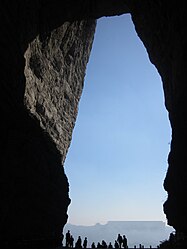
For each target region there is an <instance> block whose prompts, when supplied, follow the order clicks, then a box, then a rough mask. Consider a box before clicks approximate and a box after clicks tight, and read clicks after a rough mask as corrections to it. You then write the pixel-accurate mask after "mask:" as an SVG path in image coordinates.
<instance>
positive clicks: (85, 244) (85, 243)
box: [83, 237, 88, 248]
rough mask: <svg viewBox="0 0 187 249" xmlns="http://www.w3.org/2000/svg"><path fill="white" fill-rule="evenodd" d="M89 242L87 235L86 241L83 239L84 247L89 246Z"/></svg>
mask: <svg viewBox="0 0 187 249" xmlns="http://www.w3.org/2000/svg"><path fill="white" fill-rule="evenodd" d="M87 244H88V240H87V238H86V237H85V239H84V241H83V247H84V248H87Z"/></svg>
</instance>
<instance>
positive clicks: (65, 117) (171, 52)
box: [0, 0, 187, 245]
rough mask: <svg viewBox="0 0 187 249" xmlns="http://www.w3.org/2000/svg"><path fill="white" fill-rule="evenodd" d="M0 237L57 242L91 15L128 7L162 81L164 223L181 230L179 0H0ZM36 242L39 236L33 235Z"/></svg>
mask: <svg viewBox="0 0 187 249" xmlns="http://www.w3.org/2000/svg"><path fill="white" fill-rule="evenodd" d="M0 7H1V8H0V24H1V39H0V55H1V60H0V75H1V77H0V81H1V84H0V113H1V122H0V128H1V139H0V146H1V147H0V148H1V157H0V198H1V205H0V240H1V241H4V242H5V241H9V242H11V241H14V243H15V242H16V241H19V242H20V241H21V243H23V240H24V239H28V240H29V241H30V240H32V241H35V240H40V241H43V239H44V240H45V241H46V238H47V239H48V240H47V241H48V244H49V243H54V244H55V245H57V244H58V243H60V242H59V241H60V235H61V232H62V229H63V226H64V224H65V223H66V221H67V207H68V205H69V203H70V200H69V197H68V191H69V190H68V188H69V186H68V181H67V178H66V176H65V174H64V169H63V162H64V160H65V157H66V153H67V150H68V147H69V145H70V141H71V136H72V131H73V127H74V125H75V121H76V116H77V111H78V102H79V99H80V96H81V92H82V87H83V82H84V75H85V70H86V63H87V62H88V58H89V53H90V49H91V46H92V42H93V37H94V30H95V21H94V20H93V19H94V18H99V17H101V16H112V15H120V14H122V13H130V14H131V16H132V20H133V22H134V25H135V28H136V31H137V34H138V36H139V37H140V39H141V40H142V42H143V43H144V45H145V47H146V49H147V52H148V54H149V58H150V60H151V62H152V63H153V64H154V65H155V67H156V68H157V70H158V72H159V74H160V76H161V78H162V82H163V90H164V95H165V104H166V108H167V110H168V116H169V120H170V123H171V127H172V141H171V151H170V153H169V157H168V171H167V174H166V178H165V181H164V188H165V190H166V191H167V193H168V198H167V201H166V202H165V204H164V212H165V214H166V217H167V220H168V224H170V225H172V226H173V227H174V228H175V229H176V230H177V231H179V232H183V233H184V234H187V201H186V198H187V181H186V179H187V170H186V140H187V129H186V124H187V107H186V106H187V105H186V101H187V84H186V61H187V60H186V44H187V40H186V31H187V30H186V29H187V26H186V25H185V23H186V19H187V8H186V1H180V3H179V2H177V1H165V0H155V1H148V0H76V1H75V0H64V1H61V0H53V1H52V0H33V1H23V0H17V1H7V0H2V1H0ZM42 243H44V241H43V242H42Z"/></svg>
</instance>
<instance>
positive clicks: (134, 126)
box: [65, 14, 171, 225]
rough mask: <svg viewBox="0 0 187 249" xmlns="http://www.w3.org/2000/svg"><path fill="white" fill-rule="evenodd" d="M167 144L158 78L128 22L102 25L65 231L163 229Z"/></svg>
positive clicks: (83, 106) (72, 152)
mask: <svg viewBox="0 0 187 249" xmlns="http://www.w3.org/2000/svg"><path fill="white" fill-rule="evenodd" d="M170 140H171V129H170V124H169V120H168V113H167V111H166V109H165V106H164V94H163V89H162V82H161V78H160V76H159V74H158V72H157V70H156V68H155V67H154V65H153V64H151V62H150V61H149V58H148V54H147V52H146V49H145V48H144V46H143V43H142V42H141V41H140V39H139V38H138V36H137V34H136V32H135V29H134V25H133V23H132V21H131V16H130V15H129V14H126V15H122V16H118V17H107V18H106V17H103V18H100V19H99V20H98V21H97V28H96V33H95V38H94V43H93V48H92V52H91V56H90V60H89V63H88V65H87V70H86V76H85V85H84V90H83V94H82V97H81V101H80V104H79V114H78V117H77V121H76V125H75V128H74V131H73V139H72V142H71V146H70V149H69V152H68V155H67V158H66V161H65V172H66V174H67V177H68V180H69V184H70V198H71V204H70V206H69V208H68V215H69V218H68V223H71V224H76V225H94V224H95V223H97V222H99V223H101V224H104V223H106V222H107V221H109V220H122V221H125V220H162V221H166V219H165V215H164V213H163V210H162V208H163V203H164V201H165V200H166V198H167V193H166V192H165V191H164V189H163V180H164V178H165V174H166V171H167V167H168V164H167V157H168V153H169V149H170Z"/></svg>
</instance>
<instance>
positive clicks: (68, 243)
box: [66, 230, 71, 247]
mask: <svg viewBox="0 0 187 249" xmlns="http://www.w3.org/2000/svg"><path fill="white" fill-rule="evenodd" d="M70 237H71V234H70V230H68V231H67V233H66V247H70Z"/></svg>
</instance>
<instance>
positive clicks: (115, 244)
mask: <svg viewBox="0 0 187 249" xmlns="http://www.w3.org/2000/svg"><path fill="white" fill-rule="evenodd" d="M114 247H115V248H116V249H117V248H119V244H118V242H117V240H115V243H114Z"/></svg>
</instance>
